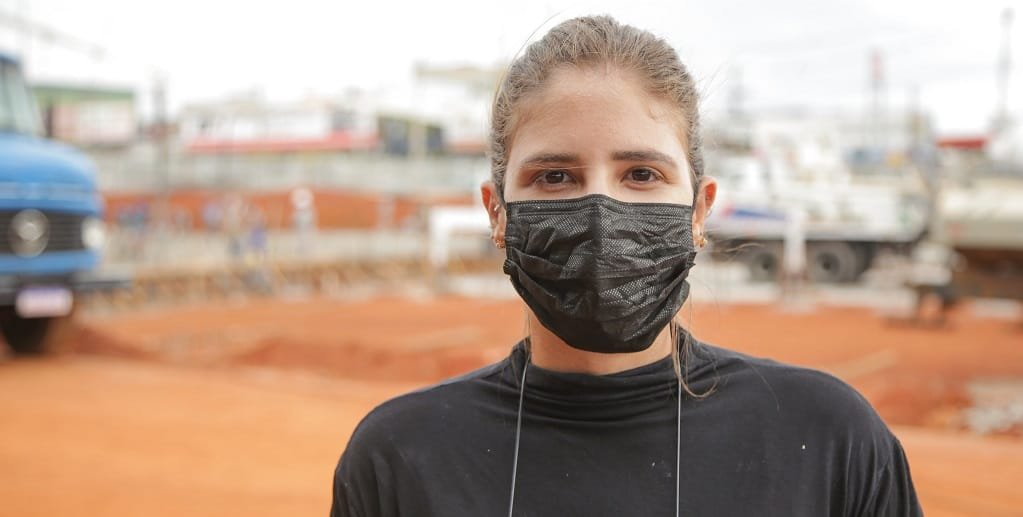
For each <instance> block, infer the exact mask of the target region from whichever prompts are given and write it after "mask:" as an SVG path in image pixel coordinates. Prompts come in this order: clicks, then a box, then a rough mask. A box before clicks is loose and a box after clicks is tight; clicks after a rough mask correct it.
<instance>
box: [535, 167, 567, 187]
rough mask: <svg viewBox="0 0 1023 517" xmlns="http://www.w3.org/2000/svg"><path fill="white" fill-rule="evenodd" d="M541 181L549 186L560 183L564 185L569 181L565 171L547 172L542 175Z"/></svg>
mask: <svg viewBox="0 0 1023 517" xmlns="http://www.w3.org/2000/svg"><path fill="white" fill-rule="evenodd" d="M539 179H540V181H541V182H542V183H547V184H549V185H554V184H558V183H564V182H565V180H567V179H568V174H566V173H565V171H557V170H554V171H547V172H544V173H543V174H541V175H540V178H539Z"/></svg>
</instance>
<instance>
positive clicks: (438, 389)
mask: <svg viewBox="0 0 1023 517" xmlns="http://www.w3.org/2000/svg"><path fill="white" fill-rule="evenodd" d="M508 367H510V365H509V359H508V358H505V359H503V360H501V361H498V362H496V363H494V364H491V365H488V366H485V367H483V368H480V369H478V370H475V371H472V372H469V373H466V374H464V375H460V376H458V377H454V378H451V379H448V380H445V381H442V382H440V383H437V384H434V385H432V386H427V387H425V388H421V389H418V390H415V391H412V392H409V393H405V394H403V395H399V396H397V397H394V398H392V399H390V400H387V401H386V402H383V403H381V404H380V405H378V406H377V407H375V408H374V409H373V410H372V411H370V412H369V413H368V414H367V415H366V416H365V417H364V418H363V419H362V421H361V422H359V425H358V426H356V428H355V431H354V432H353V433H352V438H351V442H350V444H349V448H352V446H353V445H354V446H355V447H361V446H366V445H372V444H376V445H381V443H382V442H388V443H401V442H405V441H407V440H408V439H414V438H415V437H416V436H420V435H421V434H422V433H421V431H422V430H423V428H424V427H426V426H429V425H431V424H432V423H438V422H440V423H443V422H444V421H445V420H446V419H448V418H459V417H460V416H461V415H463V414H464V413H463V412H462V411H460V410H461V407H460V406H462V405H464V404H465V403H466V402H467V401H468V400H469V399H471V398H475V397H476V395H477V394H478V393H479V392H478V391H477V390H478V389H480V388H481V383H487V382H490V381H493V382H496V380H497V377H499V376H500V375H501V372H502V371H503V370H504V369H505V368H508Z"/></svg>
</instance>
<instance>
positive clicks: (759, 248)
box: [742, 243, 781, 282]
mask: <svg viewBox="0 0 1023 517" xmlns="http://www.w3.org/2000/svg"><path fill="white" fill-rule="evenodd" d="M742 257H743V262H745V263H746V268H747V269H748V270H749V278H750V281H753V282H773V281H775V280H777V279H778V275H779V274H780V272H781V246H779V245H777V244H773V243H768V244H763V245H751V246H749V247H748V248H746V249H745V250H743V252H742Z"/></svg>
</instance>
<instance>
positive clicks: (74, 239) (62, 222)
mask: <svg viewBox="0 0 1023 517" xmlns="http://www.w3.org/2000/svg"><path fill="white" fill-rule="evenodd" d="M19 212H21V210H0V255H14V254H15V251H14V248H13V246H12V245H11V232H12V229H11V223H12V222H13V220H14V216H16V215H18V213H19ZM42 213H43V215H45V216H46V220H47V223H49V224H48V234H49V238H48V239H47V242H46V247H45V248H43V250H42V253H48V252H51V251H76V250H82V249H85V245H84V244H83V243H82V221H83V220H84V219H85V217H86V216H84V215H81V214H68V213H63V212H53V211H42Z"/></svg>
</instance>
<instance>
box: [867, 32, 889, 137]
mask: <svg viewBox="0 0 1023 517" xmlns="http://www.w3.org/2000/svg"><path fill="white" fill-rule="evenodd" d="M884 117H885V106H884V54H882V53H881V50H880V49H876V48H875V49H874V50H872V51H871V52H870V131H871V133H873V134H872V135H871V138H869V139H868V140H869V142H870V144H871V145H872V146H873V147H874V148H875V149H877V150H879V151H880V150H882V149H883V148H884V147H885V144H886V142H885V135H884V125H885V122H884Z"/></svg>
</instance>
